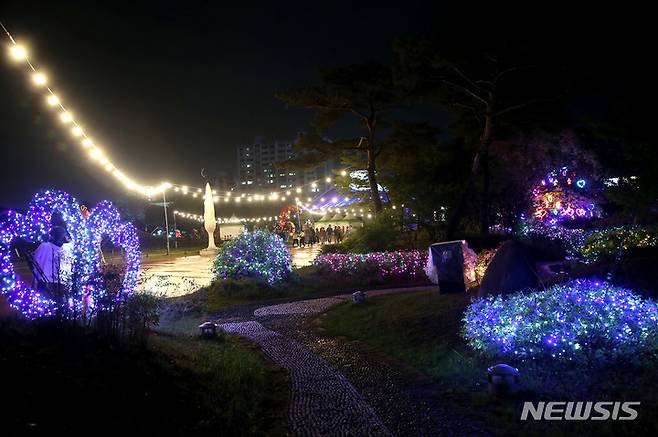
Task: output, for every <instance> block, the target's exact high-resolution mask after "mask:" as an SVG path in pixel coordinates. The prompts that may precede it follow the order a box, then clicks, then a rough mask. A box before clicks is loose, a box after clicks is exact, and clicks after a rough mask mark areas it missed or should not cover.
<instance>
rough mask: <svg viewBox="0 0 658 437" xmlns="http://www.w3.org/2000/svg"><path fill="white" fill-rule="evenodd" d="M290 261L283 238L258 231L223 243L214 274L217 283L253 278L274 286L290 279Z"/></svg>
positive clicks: (245, 233) (214, 267) (215, 263)
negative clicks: (225, 280) (218, 281)
mask: <svg viewBox="0 0 658 437" xmlns="http://www.w3.org/2000/svg"><path fill="white" fill-rule="evenodd" d="M291 261H292V258H291V256H290V251H289V250H288V247H286V245H285V243H284V242H283V240H282V239H281V237H279V236H277V235H274V234H272V233H270V232H268V231H265V230H260V229H259V230H256V231H254V232H244V233H242V234H240V235H238V236H237V237H235V238H233V239H232V240H229V241H226V242H224V243H223V244H222V245H221V247H220V248H219V253H218V254H217V258H215V262H214V265H213V269H212V271H213V273H214V274H215V278H216V279H241V278H252V279H257V280H261V281H263V282H266V283H268V284H270V285H274V284H277V283H280V282H282V281H284V280H286V279H288V278H289V277H290V274H291V273H292V266H291Z"/></svg>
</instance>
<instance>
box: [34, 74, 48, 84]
mask: <svg viewBox="0 0 658 437" xmlns="http://www.w3.org/2000/svg"><path fill="white" fill-rule="evenodd" d="M32 82H34V84H35V85H36V86H44V85H45V84H46V82H48V78H47V77H46V75H45V74H43V73H34V74H33V75H32Z"/></svg>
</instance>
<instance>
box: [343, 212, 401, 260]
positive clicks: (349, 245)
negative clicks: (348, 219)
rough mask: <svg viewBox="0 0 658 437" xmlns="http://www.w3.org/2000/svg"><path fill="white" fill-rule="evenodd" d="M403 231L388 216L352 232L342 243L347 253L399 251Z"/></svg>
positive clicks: (369, 222) (376, 218) (367, 223)
mask: <svg viewBox="0 0 658 437" xmlns="http://www.w3.org/2000/svg"><path fill="white" fill-rule="evenodd" d="M401 237H402V231H401V230H400V227H399V226H398V225H396V224H395V222H394V221H393V219H391V218H390V217H388V216H384V215H382V216H378V217H375V218H374V219H372V220H369V221H368V222H366V224H365V225H364V226H363V227H362V228H359V229H356V230H355V231H354V232H352V233H351V234H350V235H349V236H348V237H347V238H346V239H345V241H344V242H343V243H342V244H343V246H344V247H345V251H346V252H350V253H369V252H386V251H393V250H397V249H398V248H399V247H400V241H399V240H400V239H401Z"/></svg>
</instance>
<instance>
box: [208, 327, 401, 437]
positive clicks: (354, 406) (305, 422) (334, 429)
mask: <svg viewBox="0 0 658 437" xmlns="http://www.w3.org/2000/svg"><path fill="white" fill-rule="evenodd" d="M221 327H222V328H223V329H224V330H225V331H226V332H231V333H234V334H238V335H241V336H243V337H246V338H248V339H250V340H252V341H253V342H255V343H256V344H258V345H259V346H260V347H261V349H262V350H263V352H264V353H265V354H266V355H268V356H269V357H270V358H271V359H272V360H274V361H275V362H276V363H278V364H279V365H281V366H282V367H284V368H285V369H286V370H288V372H290V379H291V382H292V398H291V402H290V408H289V412H288V417H289V421H290V426H291V429H292V431H293V432H294V433H295V435H298V436H318V435H341V436H343V435H344V436H352V435H353V436H368V435H373V436H376V435H382V436H388V435H391V433H390V432H389V431H388V430H387V429H386V427H385V426H384V424H383V423H382V422H381V421H380V420H379V418H378V417H377V415H376V414H375V413H374V411H373V410H372V408H371V407H370V405H368V404H367V403H366V402H365V401H364V400H363V398H362V397H361V395H360V394H359V393H358V392H357V391H356V389H355V388H354V387H353V386H352V384H350V382H349V381H348V380H347V379H346V378H345V377H344V376H343V375H342V374H341V373H340V372H338V371H336V370H335V369H334V368H333V367H331V365H329V363H327V362H326V361H325V360H324V359H322V358H320V357H318V356H317V355H315V354H314V353H312V352H310V351H309V350H308V349H307V348H306V347H304V346H302V345H301V344H299V343H298V342H296V341H294V340H290V339H288V338H286V337H284V336H282V335H281V334H278V333H276V332H274V331H271V330H269V329H267V328H265V327H264V326H263V325H261V324H260V323H258V322H254V321H250V322H238V323H226V324H223V325H221Z"/></svg>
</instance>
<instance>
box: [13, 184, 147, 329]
mask: <svg viewBox="0 0 658 437" xmlns="http://www.w3.org/2000/svg"><path fill="white" fill-rule="evenodd" d="M55 212H57V213H59V214H60V215H61V217H62V220H63V221H64V222H65V223H66V227H67V231H68V233H69V235H70V236H71V240H72V241H71V242H72V244H73V251H72V258H73V259H72V269H71V270H72V274H71V277H70V278H69V280H68V283H67V284H66V285H67V288H68V291H69V293H68V294H69V301H68V302H67V304H68V309H69V310H72V311H79V310H80V309H81V308H82V306H83V302H84V299H85V296H86V293H87V292H88V291H89V287H90V285H89V283H90V279H91V276H92V274H93V273H94V272H96V271H98V269H99V267H100V265H99V264H100V263H99V248H100V246H99V244H98V243H99V241H100V239H99V238H100V236H101V235H108V236H110V238H111V239H112V242H113V243H114V244H116V245H118V246H120V247H122V248H123V249H124V250H125V251H126V258H127V260H126V262H127V266H126V276H125V278H124V282H123V293H122V295H127V294H130V293H132V291H133V290H134V288H135V284H136V281H137V272H138V269H139V241H138V239H137V233H136V231H135V229H134V227H133V226H132V225H131V224H129V223H126V224H123V223H120V222H119V215H118V212H117V211H116V209H115V208H114V207H113V206H112V205H111V204H110V203H109V202H101V203H100V204H99V205H98V206H97V207H96V208H95V209H94V212H95V214H94V213H92V215H93V219H92V217H91V216H90V219H86V218H85V217H84V216H83V215H82V213H81V211H80V205H79V204H78V202H77V200H76V199H75V198H73V197H71V196H70V195H69V194H68V193H65V192H63V191H44V192H39V193H37V194H36V195H35V196H34V197H33V199H32V201H31V202H30V205H29V206H28V210H27V213H26V214H25V215H21V214H19V213H16V212H14V211H9V212H8V213H7V214H6V217H5V219H4V220H3V221H2V222H0V283H1V286H0V287H1V288H0V293H2V294H3V295H4V296H5V297H6V298H7V301H8V303H9V305H10V306H11V307H13V308H15V309H17V310H19V311H20V312H22V313H23V314H24V315H25V316H26V317H28V318H31V319H34V318H39V317H45V316H50V315H53V314H55V312H56V309H57V308H56V306H55V302H54V301H53V300H51V299H50V298H48V297H46V296H44V295H43V294H42V293H40V292H39V291H37V290H34V289H32V288H30V287H29V286H28V285H27V284H25V283H24V282H23V281H21V280H20V279H18V278H17V277H16V273H15V270H14V266H13V263H12V258H11V248H12V244H13V242H14V241H16V240H18V239H21V240H25V241H28V242H30V243H40V242H43V241H45V240H46V238H47V236H48V232H49V231H50V228H51V225H52V216H53V213H55Z"/></svg>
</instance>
